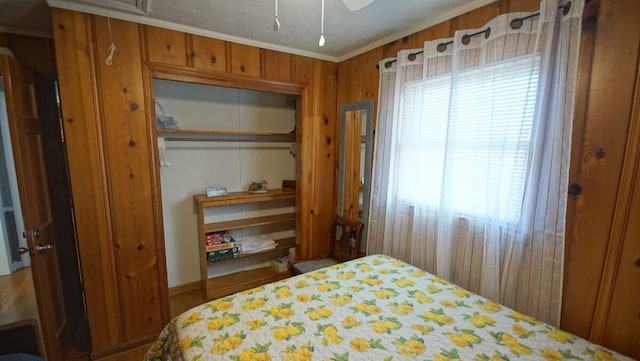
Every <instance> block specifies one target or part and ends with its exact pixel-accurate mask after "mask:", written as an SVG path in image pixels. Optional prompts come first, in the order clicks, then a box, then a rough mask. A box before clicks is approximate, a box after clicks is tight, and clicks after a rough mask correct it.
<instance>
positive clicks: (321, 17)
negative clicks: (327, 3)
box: [318, 0, 324, 47]
mask: <svg viewBox="0 0 640 361" xmlns="http://www.w3.org/2000/svg"><path fill="white" fill-rule="evenodd" d="M318 46H320V47H323V46H324V0H322V15H321V16H320V41H318Z"/></svg>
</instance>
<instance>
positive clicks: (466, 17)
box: [452, 2, 500, 35]
mask: <svg viewBox="0 0 640 361" xmlns="http://www.w3.org/2000/svg"><path fill="white" fill-rule="evenodd" d="M499 14H500V4H499V3H498V2H495V3H491V4H488V5H485V6H483V7H480V8H477V9H475V10H473V11H469V12H468V13H466V14H462V15H460V16H458V17H457V18H456V27H455V29H477V28H481V27H483V26H484V24H486V23H487V22H488V21H490V20H491V19H493V18H495V17H496V16H498V15H499ZM452 35H453V34H452Z"/></svg>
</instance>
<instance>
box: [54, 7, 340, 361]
mask: <svg viewBox="0 0 640 361" xmlns="http://www.w3.org/2000/svg"><path fill="white" fill-rule="evenodd" d="M53 24H54V39H55V46H56V55H57V60H58V64H59V67H58V76H59V82H60V91H61V99H62V109H63V119H64V128H65V132H66V140H67V149H68V154H69V168H70V179H71V186H72V190H73V199H74V206H75V214H76V227H77V233H78V244H79V252H80V259H81V262H82V275H83V279H84V285H85V295H86V300H87V310H88V318H89V324H90V330H91V340H92V347H93V357H94V358H100V357H108V356H109V355H116V354H117V353H118V352H120V351H123V350H127V349H134V348H138V349H139V348H140V345H143V344H145V343H148V342H149V341H151V340H152V339H153V338H155V337H156V336H157V334H158V333H159V332H160V330H161V329H162V327H163V326H164V325H165V324H166V323H167V322H168V321H169V307H168V301H167V278H166V273H165V272H166V270H165V254H164V252H165V251H164V239H163V225H162V208H161V207H162V206H161V197H160V182H159V174H158V167H157V164H158V163H157V154H156V153H157V150H156V145H155V130H154V129H155V119H154V118H153V103H152V102H153V96H152V95H153V89H152V85H151V82H150V76H151V74H152V73H153V72H154V71H155V70H153V69H158V68H162V69H163V71H165V72H174V73H180V74H182V76H183V77H189V76H193V79H196V78H198V77H205V78H207V79H208V81H209V82H212V83H215V84H217V85H229V86H236V87H244V86H248V87H252V86H256V85H255V84H258V85H257V86H258V88H260V89H264V90H269V89H284V88H286V87H287V84H294V85H295V84H300V87H299V89H304V90H303V91H302V102H301V104H300V106H301V109H300V111H299V114H300V115H299V117H300V119H299V121H298V128H297V144H298V151H297V160H296V161H297V172H298V174H297V179H298V190H297V191H298V192H299V193H298V195H299V197H298V199H299V201H298V204H297V212H298V213H299V216H298V217H297V223H298V224H297V232H298V240H299V242H300V243H299V245H298V252H297V255H298V257H300V258H303V259H306V258H316V257H321V256H324V255H326V254H328V251H329V240H330V233H331V231H330V230H331V228H332V227H331V224H332V222H333V215H334V198H335V196H334V190H333V187H332V186H327V184H329V185H332V183H331V182H332V181H333V178H334V173H333V172H334V164H335V152H336V151H335V144H336V142H335V133H336V112H335V109H336V104H335V98H333V97H330V96H327V94H335V92H336V88H337V64H334V63H329V62H325V61H321V60H316V59H311V58H305V57H301V56H296V55H291V54H285V53H280V52H275V51H270V50H265V49H259V48H255V47H250V46H245V45H240V44H234V43H230V42H225V41H221V40H216V39H209V38H203V37H200V36H195V35H190V34H185V33H181V32H176V31H171V30H166V29H160V28H155V27H151V26H144V25H140V24H135V23H131V22H126V21H120V20H113V19H112V20H111V29H112V36H113V41H114V43H115V45H116V47H117V49H116V51H115V53H114V56H113V64H111V65H107V64H106V63H105V60H106V58H107V56H108V53H109V50H108V47H109V44H110V40H109V39H110V36H109V33H108V28H109V25H108V20H107V19H106V18H104V17H100V16H93V15H88V14H84V13H79V12H74V11H67V10H60V9H54V10H53ZM152 68H153V69H152ZM302 195H304V196H302Z"/></svg>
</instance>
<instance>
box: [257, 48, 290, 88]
mask: <svg viewBox="0 0 640 361" xmlns="http://www.w3.org/2000/svg"><path fill="white" fill-rule="evenodd" d="M263 54H264V57H263V61H262V64H263V68H264V69H263V71H262V74H263V76H264V77H265V78H267V79H273V80H280V81H291V54H287V53H283V52H280V51H275V50H267V49H265V50H264V51H263Z"/></svg>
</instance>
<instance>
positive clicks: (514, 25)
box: [376, 0, 591, 69]
mask: <svg viewBox="0 0 640 361" xmlns="http://www.w3.org/2000/svg"><path fill="white" fill-rule="evenodd" d="M589 2H591V0H586V1H585V3H589ZM558 9H562V15H567V14H568V13H569V10H571V1H567V2H566V3H565V4H563V5H558ZM536 16H540V12H537V13H533V14H529V15H527V16H523V17H521V18H515V19H513V20H511V22H509V26H511V29H514V30H516V29H520V28H521V27H522V25H523V24H524V21H525V20H529V19H532V18H535V17H536ZM481 34H484V37H485V39H486V38H488V37H489V35H491V27H490V26H489V27H487V28H486V29H484V30H480V31H478V32H475V33H473V34H465V35H463V36H462V39H461V41H462V44H464V45H467V44H469V42H470V41H471V38H472V37H474V36H478V35H481ZM451 44H453V40H449V41H446V42H443V43H440V44H438V46H437V47H436V49H437V50H438V52H440V53H442V52H444V51H445V50H447V46H449V45H451ZM422 53H424V50H420V51H416V52H415V53H409V55H407V59H409V60H410V61H414V60H415V59H416V56H417V55H420V54H422ZM396 61H398V59H394V60H389V61H388V62H386V63H384V67H385V68H387V69H388V68H390V67H391V65H392V64H393V63H395V62H396ZM376 69H380V64H376Z"/></svg>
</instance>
